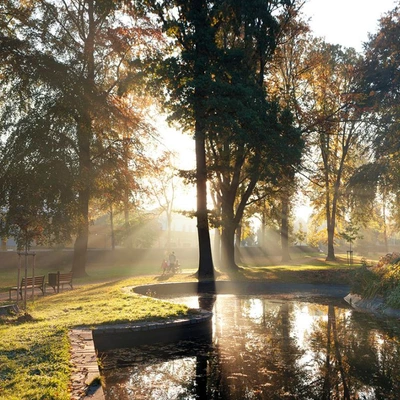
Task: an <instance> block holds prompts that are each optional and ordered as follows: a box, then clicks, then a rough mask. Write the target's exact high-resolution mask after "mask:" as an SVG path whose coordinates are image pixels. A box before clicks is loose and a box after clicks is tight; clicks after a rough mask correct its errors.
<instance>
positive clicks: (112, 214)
mask: <svg viewBox="0 0 400 400" xmlns="http://www.w3.org/2000/svg"><path fill="white" fill-rule="evenodd" d="M110 228H111V250H113V251H114V250H115V231H114V211H113V206H112V204H110Z"/></svg>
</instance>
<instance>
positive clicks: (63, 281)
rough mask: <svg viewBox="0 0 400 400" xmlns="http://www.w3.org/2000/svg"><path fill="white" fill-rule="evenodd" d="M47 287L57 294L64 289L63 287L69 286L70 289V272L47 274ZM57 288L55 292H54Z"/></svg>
mask: <svg viewBox="0 0 400 400" xmlns="http://www.w3.org/2000/svg"><path fill="white" fill-rule="evenodd" d="M48 285H49V286H51V287H52V288H53V290H54V291H55V292H57V293H59V292H60V286H61V289H64V285H69V286H70V287H71V289H73V286H72V272H60V271H58V272H56V273H49V282H48ZM56 288H57V290H56Z"/></svg>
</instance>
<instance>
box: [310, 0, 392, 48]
mask: <svg viewBox="0 0 400 400" xmlns="http://www.w3.org/2000/svg"><path fill="white" fill-rule="evenodd" d="M397 3H398V1H395V0H307V1H306V4H305V5H304V7H303V13H304V14H305V15H306V16H308V17H309V18H310V21H309V24H310V26H311V30H312V31H313V35H314V36H319V37H324V38H325V40H326V41H327V42H329V43H332V44H341V45H342V46H345V47H354V48H355V49H356V50H357V51H360V52H361V51H362V43H363V42H366V41H367V40H368V33H375V32H376V31H377V28H378V20H379V19H380V17H381V16H382V15H383V14H384V13H386V12H387V11H391V10H393V9H394V8H395V6H396V4H397Z"/></svg>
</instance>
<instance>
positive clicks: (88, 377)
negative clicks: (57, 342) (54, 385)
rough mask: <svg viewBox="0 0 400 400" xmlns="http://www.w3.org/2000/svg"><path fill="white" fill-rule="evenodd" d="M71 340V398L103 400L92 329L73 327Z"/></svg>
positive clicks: (70, 335)
mask: <svg viewBox="0 0 400 400" xmlns="http://www.w3.org/2000/svg"><path fill="white" fill-rule="evenodd" d="M68 336H69V340H70V342H71V363H72V366H73V367H72V368H73V369H72V376H71V400H82V399H93V400H103V399H104V393H103V388H102V386H101V382H100V371H99V366H98V364H97V354H96V349H95V348H94V342H93V336H92V331H91V330H90V329H73V330H71V331H70V332H69V335H68Z"/></svg>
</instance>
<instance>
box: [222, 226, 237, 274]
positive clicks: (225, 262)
mask: <svg viewBox="0 0 400 400" xmlns="http://www.w3.org/2000/svg"><path fill="white" fill-rule="evenodd" d="M221 268H222V269H224V270H225V271H230V272H234V271H237V270H238V266H237V264H236V263H235V228H234V227H233V226H232V225H225V226H224V227H223V229H222V234H221Z"/></svg>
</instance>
